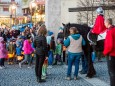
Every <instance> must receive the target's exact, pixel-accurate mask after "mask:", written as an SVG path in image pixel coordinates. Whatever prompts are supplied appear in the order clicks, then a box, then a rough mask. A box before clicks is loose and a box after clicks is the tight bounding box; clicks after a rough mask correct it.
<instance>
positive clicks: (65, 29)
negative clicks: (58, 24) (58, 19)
mask: <svg viewBox="0 0 115 86" xmlns="http://www.w3.org/2000/svg"><path fill="white" fill-rule="evenodd" d="M62 25H63V27H64V37H65V38H67V37H68V36H69V34H70V32H69V29H70V27H71V24H70V23H68V24H64V23H62Z"/></svg>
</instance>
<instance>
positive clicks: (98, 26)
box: [91, 7, 106, 35]
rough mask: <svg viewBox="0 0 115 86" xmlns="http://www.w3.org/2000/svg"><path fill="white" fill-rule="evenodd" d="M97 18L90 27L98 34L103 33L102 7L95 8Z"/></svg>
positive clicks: (104, 28)
mask: <svg viewBox="0 0 115 86" xmlns="http://www.w3.org/2000/svg"><path fill="white" fill-rule="evenodd" d="M96 11H97V13H98V15H97V18H96V21H95V24H94V27H93V29H92V31H91V32H92V33H93V34H96V35H99V34H100V33H103V32H104V31H105V30H106V27H105V24H104V16H103V15H104V11H103V9H102V7H99V8H97V10H96Z"/></svg>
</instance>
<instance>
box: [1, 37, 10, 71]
mask: <svg viewBox="0 0 115 86" xmlns="http://www.w3.org/2000/svg"><path fill="white" fill-rule="evenodd" d="M7 53H8V51H7V50H6V48H5V43H4V38H3V37H0V69H3V68H5V66H4V61H5V58H7Z"/></svg>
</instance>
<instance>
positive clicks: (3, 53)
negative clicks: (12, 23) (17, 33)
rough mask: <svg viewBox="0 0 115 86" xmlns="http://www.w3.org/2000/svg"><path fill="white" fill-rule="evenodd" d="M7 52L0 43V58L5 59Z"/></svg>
mask: <svg viewBox="0 0 115 86" xmlns="http://www.w3.org/2000/svg"><path fill="white" fill-rule="evenodd" d="M7 56H8V51H7V50H6V48H5V45H4V44H3V43H0V58H7Z"/></svg>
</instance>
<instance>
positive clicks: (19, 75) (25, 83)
mask: <svg viewBox="0 0 115 86" xmlns="http://www.w3.org/2000/svg"><path fill="white" fill-rule="evenodd" d="M6 66H7V68H6V69H3V70H0V86H93V85H92V84H91V83H89V82H87V81H86V80H84V78H82V77H79V80H77V81H74V80H71V81H67V80H65V76H66V71H67V67H66V66H65V65H63V66H53V68H51V69H48V73H49V74H50V75H49V76H48V78H47V82H46V83H41V84H39V83H37V82H36V77H35V71H34V66H33V68H31V69H28V68H27V66H26V65H24V66H23V68H21V69H20V68H19V67H18V65H6ZM95 68H96V71H97V76H96V78H98V79H100V80H102V81H105V82H107V83H109V76H108V73H107V66H106V62H101V63H95ZM100 86H103V85H100Z"/></svg>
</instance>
